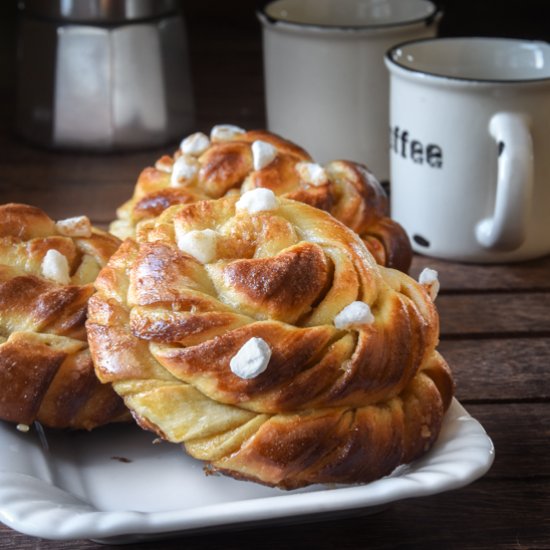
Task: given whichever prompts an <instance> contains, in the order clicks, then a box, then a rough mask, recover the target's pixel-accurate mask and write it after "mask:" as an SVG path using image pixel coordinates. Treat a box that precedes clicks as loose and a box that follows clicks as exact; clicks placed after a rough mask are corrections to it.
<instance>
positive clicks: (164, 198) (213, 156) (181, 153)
mask: <svg viewBox="0 0 550 550" xmlns="http://www.w3.org/2000/svg"><path fill="white" fill-rule="evenodd" d="M257 187H265V188H267V189H271V190H272V191H273V192H274V193H275V194H276V195H281V196H284V197H287V198H290V199H294V200H298V201H301V202H304V203H306V204H310V205H312V206H315V207H316V208H321V209H322V210H325V211H327V212H330V213H331V214H332V215H333V216H335V217H336V218H337V219H339V220H340V221H341V222H343V223H344V224H345V225H347V226H348V227H350V228H351V229H353V230H354V231H355V232H356V233H358V234H359V235H360V236H361V238H362V239H363V241H364V242H365V244H366V245H367V248H368V249H369V250H370V252H371V253H372V254H373V255H374V257H375V258H376V260H377V262H378V263H379V264H381V265H385V266H387V267H394V268H396V269H399V270H401V271H404V272H406V271H407V270H408V268H409V267H410V264H411V260H412V248H411V245H410V241H409V238H408V237H407V234H406V233H405V231H404V229H403V228H402V227H401V226H400V225H399V224H398V223H397V222H395V221H393V220H391V219H390V218H389V217H388V199H387V196H386V194H385V192H384V190H383V189H382V187H381V185H380V184H379V182H378V180H377V179H376V178H375V177H374V175H373V174H372V173H371V172H369V171H368V169H367V168H366V167H365V166H362V165H360V164H357V163H355V162H349V161H342V160H340V161H333V162H330V163H328V164H327V165H325V166H324V167H321V166H319V165H318V164H315V163H313V161H312V159H311V157H310V156H309V154H308V153H306V151H304V150H303V149H302V148H301V147H298V146H297V145H295V144H294V143H292V142H290V141H287V140H285V139H283V138H281V137H279V136H277V135H275V134H272V133H269V132H266V131H250V132H245V131H244V130H241V129H240V128H236V127H234V126H216V127H214V129H213V130H212V133H211V136H210V138H208V137H207V136H206V135H204V134H202V133H196V134H192V135H191V136H189V137H188V138H186V139H185V140H183V141H182V144H181V146H180V149H179V150H178V151H176V153H175V155H174V156H173V157H170V156H164V157H162V158H161V159H160V160H159V161H157V163H156V165H155V167H149V168H146V169H145V170H143V171H142V173H141V174H140V176H139V179H138V181H137V184H136V188H135V190H134V195H133V197H132V198H131V199H130V200H129V201H127V202H126V203H125V204H123V205H122V206H121V207H120V208H119V209H118V210H117V216H118V220H116V221H114V222H113V223H112V225H111V228H110V231H111V232H112V233H113V234H115V235H117V236H119V237H120V238H122V239H123V238H125V237H128V236H133V235H134V234H135V226H136V224H137V223H139V222H140V221H141V220H144V219H150V218H152V217H155V216H158V215H159V214H160V213H161V212H162V211H163V210H165V209H166V208H168V207H169V206H172V205H174V204H189V203H192V202H196V201H197V200H204V199H209V198H214V199H216V198H219V197H222V196H225V195H228V194H233V193H239V192H245V191H248V190H251V189H254V188H257Z"/></svg>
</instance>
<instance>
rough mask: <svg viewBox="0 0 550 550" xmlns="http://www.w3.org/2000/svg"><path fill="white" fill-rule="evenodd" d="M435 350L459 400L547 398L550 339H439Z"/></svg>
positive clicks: (549, 394)
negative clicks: (449, 370)
mask: <svg viewBox="0 0 550 550" xmlns="http://www.w3.org/2000/svg"><path fill="white" fill-rule="evenodd" d="M439 350H440V351H441V353H442V354H443V355H444V357H445V359H446V360H447V362H448V363H449V365H450V366H451V368H452V370H453V373H454V376H455V379H456V382H457V396H458V398H459V399H460V400H461V401H462V400H467V401H487V400H508V401H512V400H522V399H524V400H525V399H531V400H535V399H538V400H542V399H550V387H549V385H548V383H547V380H548V369H549V367H550V338H517V339H510V340H505V339H500V338H499V339H487V340H443V341H442V342H441V343H440V345H439Z"/></svg>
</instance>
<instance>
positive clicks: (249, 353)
mask: <svg viewBox="0 0 550 550" xmlns="http://www.w3.org/2000/svg"><path fill="white" fill-rule="evenodd" d="M270 359H271V348H270V347H269V345H268V343H267V342H266V341H265V340H264V339H263V338H258V337H256V336H254V337H253V338H250V340H248V341H247V342H245V343H244V344H243V346H242V347H241V349H240V350H239V351H238V352H237V353H236V354H235V355H234V356H233V357H232V358H231V361H230V362H229V368H230V369H231V372H232V373H233V374H236V375H237V376H238V377H239V378H243V379H245V380H249V379H251V378H256V376H258V375H260V374H261V373H262V372H264V371H265V370H266V369H267V365H268V364H269V360H270Z"/></svg>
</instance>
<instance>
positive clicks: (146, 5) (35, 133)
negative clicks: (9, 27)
mask: <svg viewBox="0 0 550 550" xmlns="http://www.w3.org/2000/svg"><path fill="white" fill-rule="evenodd" d="M177 7H178V3H177V2H176V1H175V0H111V1H109V0H107V1H105V0H72V1H67V0H48V1H44V0H26V2H24V3H23V4H22V5H21V18H20V25H19V37H18V40H19V44H18V48H19V49H18V79H17V85H18V88H17V113H16V130H17V132H18V133H19V134H20V135H21V136H23V137H25V138H27V139H29V140H31V141H33V142H35V143H38V144H41V145H44V146H48V147H54V148H60V149H75V150H90V151H94V150H95V151H116V150H127V149H138V148H145V147H149V146H156V145H162V144H164V143H168V142H170V141H173V140H175V139H178V138H180V137H181V136H182V135H183V134H184V133H185V132H187V131H189V129H190V128H191V127H192V125H193V111H194V109H193V96H192V89H191V79H190V70H189V60H188V53H187V45H186V35H185V27H184V23H183V19H182V16H181V14H179V13H178V12H177Z"/></svg>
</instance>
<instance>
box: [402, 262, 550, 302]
mask: <svg viewBox="0 0 550 550" xmlns="http://www.w3.org/2000/svg"><path fill="white" fill-rule="evenodd" d="M425 267H431V268H432V269H435V270H437V272H438V273H439V279H440V281H441V292H442V293H446V292H468V291H486V290H491V291H512V290H529V291H533V290H550V256H545V257H544V258H539V259H537V260H532V261H528V262H520V263H515V264H494V265H493V264H458V263H455V262H447V261H443V260H438V259H435V258H429V257H427V256H420V255H416V256H415V257H414V260H413V265H412V267H411V275H412V276H413V277H415V278H418V274H419V273H420V272H421V271H422V269H424V268H425Z"/></svg>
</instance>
